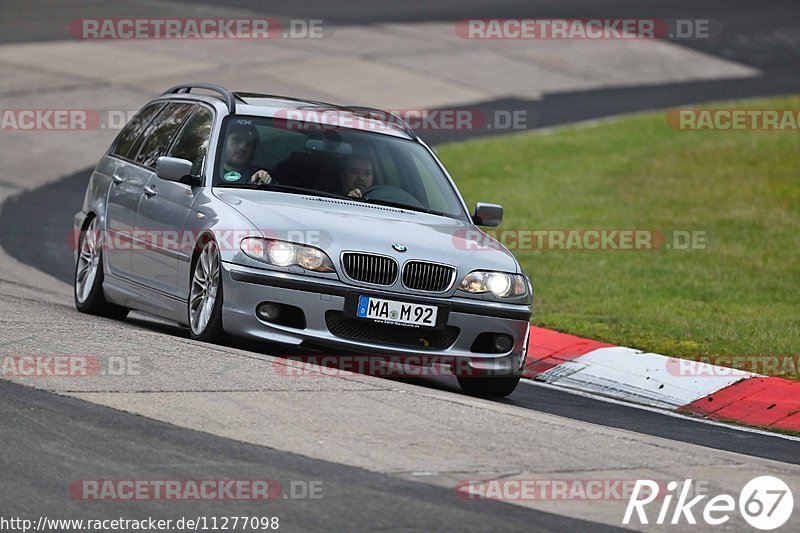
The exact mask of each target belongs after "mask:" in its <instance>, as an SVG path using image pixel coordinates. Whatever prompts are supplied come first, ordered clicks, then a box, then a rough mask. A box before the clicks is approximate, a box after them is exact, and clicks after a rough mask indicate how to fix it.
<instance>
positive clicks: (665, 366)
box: [524, 326, 800, 431]
mask: <svg viewBox="0 0 800 533" xmlns="http://www.w3.org/2000/svg"><path fill="white" fill-rule="evenodd" d="M524 376H525V377H526V378H529V379H533V380H536V381H541V382H545V383H548V384H551V385H556V386H559V387H564V388H567V389H572V390H577V391H581V392H587V393H591V394H596V395H599V396H605V397H609V398H614V399H616V400H621V401H625V402H631V403H636V404H641V405H647V406H650V407H656V408H660V409H669V410H674V411H679V412H682V413H689V414H694V415H699V416H703V417H705V418H709V419H713V420H721V421H733V422H737V423H740V424H746V425H750V426H756V427H763V428H768V429H783V430H794V431H800V382H795V381H790V380H787V379H782V378H776V377H767V376H761V375H759V374H753V373H750V372H744V371H741V370H737V369H733V368H726V367H721V366H715V365H710V364H707V363H698V362H693V361H688V360H683V359H676V358H674V357H667V356H664V355H659V354H655V353H645V352H642V351H640V350H634V349H632V348H624V347H621V346H614V345H611V344H607V343H602V342H598V341H593V340H590V339H584V338H581V337H576V336H574V335H569V334H566V333H561V332H558V331H552V330H549V329H545V328H539V327H536V326H531V335H530V341H529V344H528V356H527V361H526V363H525V373H524Z"/></svg>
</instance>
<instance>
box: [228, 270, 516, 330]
mask: <svg viewBox="0 0 800 533" xmlns="http://www.w3.org/2000/svg"><path fill="white" fill-rule="evenodd" d="M230 273H231V278H232V279H233V280H234V281H241V282H243V283H253V284H256V285H265V286H267V287H280V288H282V289H292V290H296V291H306V292H315V293H318V294H331V295H333V296H341V297H343V298H344V297H346V296H347V293H348V292H350V291H353V290H357V289H355V288H353V287H340V286H334V285H328V284H326V283H319V282H316V281H311V280H308V281H306V280H299V279H287V278H279V277H277V276H267V275H263V274H254V273H251V272H243V271H241V270H236V269H231V271H230ZM365 290H367V289H365ZM368 292H369V293H370V294H374V295H376V296H378V295H381V296H380V297H384V298H390V299H391V298H400V299H404V298H405V299H407V298H412V299H414V301H418V302H425V303H441V300H434V299H430V298H420V297H413V296H409V295H405V296H404V295H395V294H393V293H381V292H380V291H375V290H374V289H369V290H368ZM448 303H449V304H450V311H451V312H453V313H465V314H468V315H478V316H488V317H493V318H507V319H509V320H524V321H530V319H531V310H530V309H529V308H527V307H522V308H521V309H503V308H492V307H488V306H486V305H481V304H472V303H466V302H456V301H453V300H450V301H449V302H448Z"/></svg>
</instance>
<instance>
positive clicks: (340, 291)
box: [231, 269, 348, 297]
mask: <svg viewBox="0 0 800 533" xmlns="http://www.w3.org/2000/svg"><path fill="white" fill-rule="evenodd" d="M231 278H233V279H234V280H235V281H241V282H244V283H254V284H256V285H266V286H267V287H280V288H282V289H294V290H297V291H306V292H316V293H319V294H332V295H333V296H342V297H344V296H345V295H347V291H348V289H347V288H346V287H339V286H331V285H327V284H323V283H315V282H313V281H305V280H299V279H287V278H279V277H277V276H264V275H261V274H253V273H251V272H242V271H241V270H234V269H231Z"/></svg>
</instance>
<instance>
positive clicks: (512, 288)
mask: <svg viewBox="0 0 800 533" xmlns="http://www.w3.org/2000/svg"><path fill="white" fill-rule="evenodd" d="M458 290H460V291H464V292H471V293H473V294H480V293H484V292H490V293H492V294H493V295H495V296H497V297H498V298H510V297H512V296H524V295H525V294H526V293H527V292H528V284H527V282H526V281H525V276H522V275H520V274H506V273H504V272H485V271H482V270H476V271H474V272H470V273H469V274H467V275H466V277H465V278H464V280H463V281H462V282H461V285H459V286H458Z"/></svg>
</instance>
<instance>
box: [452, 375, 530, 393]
mask: <svg viewBox="0 0 800 533" xmlns="http://www.w3.org/2000/svg"><path fill="white" fill-rule="evenodd" d="M519 379H520V376H487V377H475V376H469V377H461V376H459V378H458V384H459V385H461V390H463V391H464V392H465V393H467V394H469V395H470V396H478V397H480V398H505V397H506V396H508V395H509V394H511V393H512V392H514V390H515V389H516V388H517V385H518V384H519Z"/></svg>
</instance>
